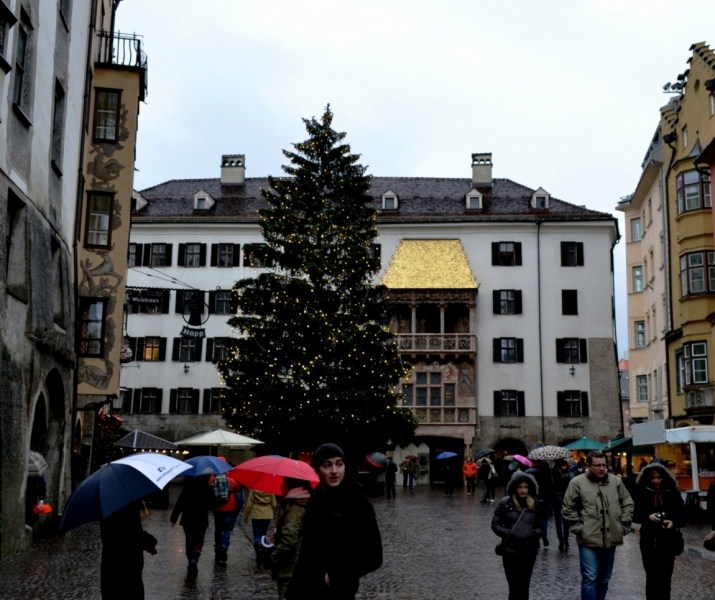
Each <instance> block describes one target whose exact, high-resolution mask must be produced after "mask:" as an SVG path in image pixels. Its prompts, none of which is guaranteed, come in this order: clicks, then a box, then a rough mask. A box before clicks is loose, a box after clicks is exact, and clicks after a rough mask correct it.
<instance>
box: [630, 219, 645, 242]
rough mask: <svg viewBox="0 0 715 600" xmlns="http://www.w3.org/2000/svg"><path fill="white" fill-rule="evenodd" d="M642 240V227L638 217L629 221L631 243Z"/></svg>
mask: <svg viewBox="0 0 715 600" xmlns="http://www.w3.org/2000/svg"><path fill="white" fill-rule="evenodd" d="M642 239H643V225H642V221H641V218H640V217H635V218H634V219H631V242H640V241H641V240H642Z"/></svg>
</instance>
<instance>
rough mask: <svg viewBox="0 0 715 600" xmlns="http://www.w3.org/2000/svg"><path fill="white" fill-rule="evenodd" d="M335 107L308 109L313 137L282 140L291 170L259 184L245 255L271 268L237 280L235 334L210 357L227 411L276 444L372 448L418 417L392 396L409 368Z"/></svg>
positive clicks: (360, 179) (368, 209) (361, 177)
mask: <svg viewBox="0 0 715 600" xmlns="http://www.w3.org/2000/svg"><path fill="white" fill-rule="evenodd" d="M332 119H333V114H332V112H331V111H330V107H329V106H328V107H327V108H326V111H325V113H324V114H323V116H322V119H321V120H317V119H315V118H312V119H304V122H305V125H306V128H307V130H308V133H309V134H310V138H309V139H308V140H307V141H305V142H303V143H300V144H293V146H294V148H295V152H289V151H284V154H285V156H286V157H287V158H288V160H289V161H290V163H291V164H290V165H289V166H284V167H283V170H284V171H285V173H286V174H287V175H288V177H280V178H278V177H271V178H269V182H270V188H269V189H265V190H263V191H262V193H263V196H264V198H265V200H266V202H267V203H268V205H269V208H268V209H266V210H262V211H260V225H261V229H262V232H263V237H264V239H265V241H266V244H265V245H262V246H258V247H256V248H255V250H254V255H253V256H254V260H258V261H260V262H261V264H268V265H271V266H272V269H270V270H268V271H266V272H262V273H261V274H259V275H258V276H257V277H255V278H247V279H243V280H241V281H239V282H238V283H236V285H235V286H234V288H233V300H234V303H235V305H236V308H237V309H238V311H237V314H236V316H234V317H232V318H231V319H230V320H229V324H230V325H231V326H232V327H233V328H235V329H236V330H237V332H238V334H239V336H240V337H238V338H236V339H232V340H230V341H229V342H228V349H229V359H228V360H226V361H224V362H222V363H219V365H218V367H219V371H220V373H221V375H222V378H223V381H224V383H225V386H226V389H225V390H224V404H225V406H226V412H225V414H226V418H227V419H229V420H230V421H231V423H232V425H233V426H234V427H235V428H236V429H239V430H241V431H242V432H244V433H247V434H249V435H255V436H257V437H258V438H259V439H261V440H263V441H266V442H268V443H271V444H273V445H274V446H277V447H280V448H282V449H290V450H292V449H313V448H314V447H315V446H316V445H317V444H319V443H322V442H324V441H332V442H336V443H340V444H344V445H345V446H346V447H351V448H353V449H355V450H357V449H360V448H377V447H378V445H379V444H384V443H385V442H386V441H387V440H388V438H389V439H391V440H392V441H393V442H396V443H399V442H405V441H407V440H409V438H411V437H412V436H413V435H414V431H415V428H416V421H415V419H414V416H413V415H412V413H411V411H409V410H407V409H402V408H398V407H397V401H398V399H399V396H400V394H399V392H397V391H396V389H395V386H396V384H397V383H398V382H399V378H400V377H401V376H404V375H405V373H406V370H405V367H404V366H403V364H402V363H401V361H400V356H399V353H398V349H397V344H396V342H395V340H394V336H393V334H392V333H391V332H390V330H389V327H388V319H389V316H388V309H387V290H386V288H385V287H384V286H381V285H376V284H375V282H374V276H375V275H376V274H377V272H378V271H379V268H380V265H379V258H377V257H375V256H374V255H373V247H372V244H373V242H374V240H375V237H376V235H377V227H376V222H377V213H376V211H375V210H374V209H373V208H372V206H371V203H372V198H371V197H370V195H369V190H370V177H369V176H367V175H366V174H365V167H363V166H361V165H360V164H358V160H359V156H358V155H355V154H351V151H350V146H349V145H347V144H342V143H341V141H342V140H343V139H344V138H345V134H344V133H338V132H336V131H334V130H333V128H332Z"/></svg>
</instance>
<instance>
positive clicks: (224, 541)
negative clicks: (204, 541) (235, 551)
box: [214, 511, 238, 550]
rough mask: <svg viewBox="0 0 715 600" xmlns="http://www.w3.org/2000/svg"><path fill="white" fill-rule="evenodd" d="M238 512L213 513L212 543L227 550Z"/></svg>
mask: <svg viewBox="0 0 715 600" xmlns="http://www.w3.org/2000/svg"><path fill="white" fill-rule="evenodd" d="M237 517H238V512H234V511H232V512H215V513H214V544H215V545H216V548H218V547H219V546H221V547H223V548H225V549H226V550H228V547H229V545H230V544H231V532H232V531H233V527H234V525H236V518H237Z"/></svg>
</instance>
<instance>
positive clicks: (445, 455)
mask: <svg viewBox="0 0 715 600" xmlns="http://www.w3.org/2000/svg"><path fill="white" fill-rule="evenodd" d="M454 456H457V453H456V452H442V453H441V454H438V455H437V456H435V457H434V459H435V460H444V459H445V458H452V457H454Z"/></svg>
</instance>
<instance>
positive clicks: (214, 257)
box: [211, 244, 218, 267]
mask: <svg viewBox="0 0 715 600" xmlns="http://www.w3.org/2000/svg"><path fill="white" fill-rule="evenodd" d="M211 266H212V267H218V244H211Z"/></svg>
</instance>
